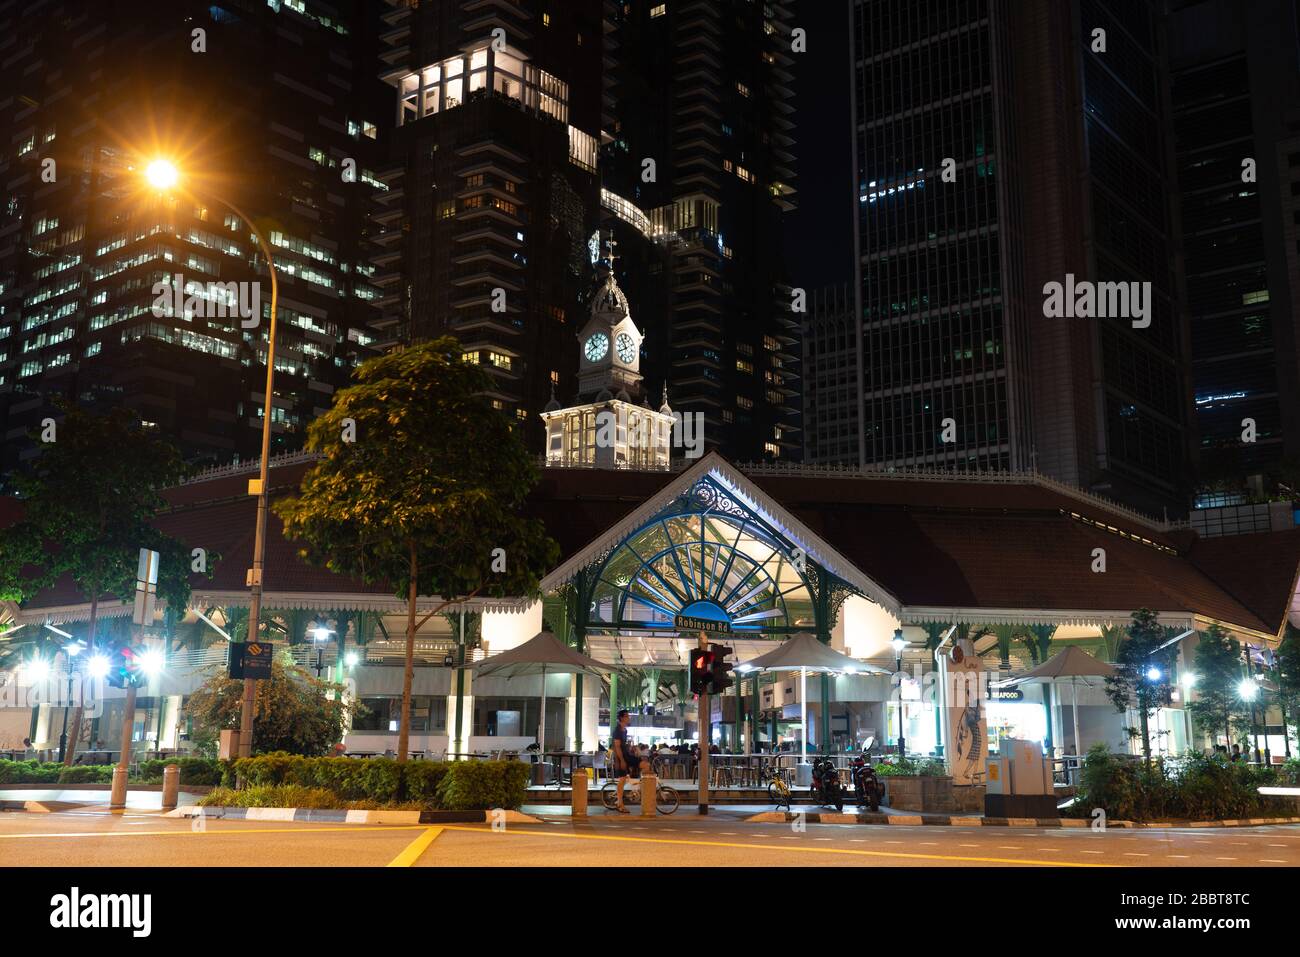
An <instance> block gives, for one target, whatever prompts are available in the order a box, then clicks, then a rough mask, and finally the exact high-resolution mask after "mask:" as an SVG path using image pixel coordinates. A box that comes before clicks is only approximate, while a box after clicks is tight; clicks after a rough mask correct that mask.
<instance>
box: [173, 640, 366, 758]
mask: <svg viewBox="0 0 1300 957" xmlns="http://www.w3.org/2000/svg"><path fill="white" fill-rule="evenodd" d="M344 691H345V689H344V687H343V686H342V685H336V684H330V683H329V682H325V681H321V680H320V679H318V678H316V677H315V676H314V675H312V674H310V673H309V672H307V671H304V670H303V669H302V668H299V667H297V666H296V665H293V664H292V663H286V662H285V661H284V660H283V659H282V656H281V655H276V656H275V658H273V659H272V661H271V677H270V679H269V680H262V681H259V682H257V693H256V697H255V698H254V699H253V700H254V704H253V709H254V710H253V753H254V754H264V753H266V752H269V751H288V752H289V753H290V754H304V755H308V756H313V757H314V756H319V755H324V754H328V753H329V751H330V748H331V747H333V746H334V745H335V744H337V743H338V742H339V741H341V740H343V732H344V731H345V730H346V728H347V722H348V720H349V718H350V711H349V705H348V704H347V703H346V702H345V699H344ZM243 696H244V682H243V681H240V680H237V679H233V678H228V677H227V676H226V673H225V671H224V669H223V670H222V671H219V672H216V673H214V674H213V675H212V676H211V677H210V678H208V679H207V681H205V682H204V683H203V684H202V685H201V686H200V687H199V688H198V689H197V690H195V692H194V693H193V694H192V695H190V699H189V701H188V702H186V705H185V712H186V714H187V715H189V717H190V719H191V720H192V721H193V722H194V733H193V736H194V740H195V743H196V744H197V745H198V746H199V748H200V750H202V751H205V752H208V753H215V750H216V744H217V741H218V739H219V737H220V734H221V732H222V731H224V730H238V729H239V719H240V713H241V709H242V707H243Z"/></svg>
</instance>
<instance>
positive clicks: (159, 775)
mask: <svg viewBox="0 0 1300 957" xmlns="http://www.w3.org/2000/svg"><path fill="white" fill-rule="evenodd" d="M169 764H175V765H177V766H178V767H179V768H180V773H181V777H180V783H181V784H208V785H217V784H220V783H221V782H222V779H223V778H224V777H225V773H226V769H225V767H224V766H223V764H222V762H221V761H218V760H217V759H216V758H150V759H149V760H147V761H141V762H140V771H139V778H138V780H139V781H140V783H142V784H161V783H162V779H163V770H164V769H165V768H166V767H167V765H169Z"/></svg>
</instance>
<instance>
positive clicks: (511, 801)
mask: <svg viewBox="0 0 1300 957" xmlns="http://www.w3.org/2000/svg"><path fill="white" fill-rule="evenodd" d="M230 768H231V770H232V771H233V777H234V778H235V779H236V780H240V781H243V782H244V786H245V787H263V786H271V785H297V786H300V787H304V788H314V789H323V790H326V791H329V792H330V793H332V794H334V795H335V796H336V797H337V798H338V799H339V800H341V801H372V802H376V803H378V804H381V805H392V804H396V803H416V804H419V805H420V806H423V807H428V808H432V809H439V810H456V811H460V810H480V809H482V810H486V809H488V808H494V807H505V808H518V807H519V806H520V805H522V804H523V803H524V798H525V796H526V794H527V788H528V770H529V765H527V764H524V763H523V762H520V761H453V762H442V761H407V762H406V763H405V764H399V763H398V762H397V761H395V760H393V759H391V758H305V757H300V756H298V755H292V754H285V753H283V752H278V753H275V754H263V755H258V756H257V757H253V758H239V759H237V760H235V761H233V762H231V763H230ZM283 806H293V805H283Z"/></svg>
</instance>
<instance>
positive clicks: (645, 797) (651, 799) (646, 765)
mask: <svg viewBox="0 0 1300 957" xmlns="http://www.w3.org/2000/svg"><path fill="white" fill-rule="evenodd" d="M658 792H659V779H658V778H657V777H655V773H654V771H653V770H652V769H651V767H650V762H649V761H642V762H641V816H642V817H654V816H655V799H656V798H657V797H658Z"/></svg>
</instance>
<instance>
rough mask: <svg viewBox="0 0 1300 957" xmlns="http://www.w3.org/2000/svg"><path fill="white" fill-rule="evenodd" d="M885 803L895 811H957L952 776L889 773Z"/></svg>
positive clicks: (886, 779) (886, 778) (886, 781)
mask: <svg viewBox="0 0 1300 957" xmlns="http://www.w3.org/2000/svg"><path fill="white" fill-rule="evenodd" d="M882 780H883V781H884V782H885V788H886V792H885V804H886V806H888V807H889V808H890V809H892V810H895V811H955V810H957V803H956V800H955V799H954V797H953V793H952V778H950V777H938V776H936V775H928V774H927V775H918V776H915V777H912V776H909V775H894V774H891V775H887V776H886V777H884V778H882Z"/></svg>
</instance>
